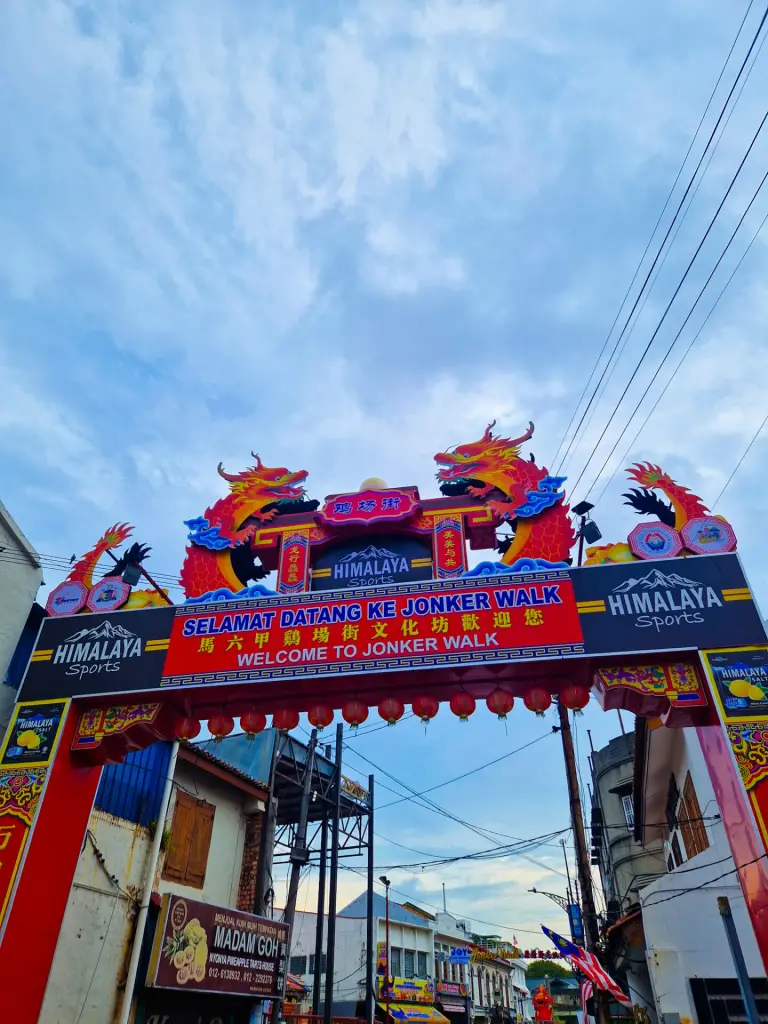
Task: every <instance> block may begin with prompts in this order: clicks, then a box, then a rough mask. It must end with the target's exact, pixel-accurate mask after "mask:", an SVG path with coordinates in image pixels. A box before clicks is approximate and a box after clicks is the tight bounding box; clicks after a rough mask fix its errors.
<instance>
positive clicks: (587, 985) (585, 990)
mask: <svg viewBox="0 0 768 1024" xmlns="http://www.w3.org/2000/svg"><path fill="white" fill-rule="evenodd" d="M593 991H594V989H593V987H592V982H591V981H590V980H589V978H582V979H581V984H580V985H579V995H580V996H581V1008H582V1010H583V1011H584V1024H588V1021H589V1014H588V1013H587V1003H588V1002H589V1000H590V999H591V998H592V992H593Z"/></svg>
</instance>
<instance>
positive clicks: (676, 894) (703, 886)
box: [641, 853, 768, 910]
mask: <svg viewBox="0 0 768 1024" xmlns="http://www.w3.org/2000/svg"><path fill="white" fill-rule="evenodd" d="M763 857H768V854H766V853H761V854H760V855H759V856H758V857H755V858H753V860H748V861H747V863H746V864H739V865H737V866H736V867H734V868H731V870H730V871H724V872H723V873H722V875H718V876H717V877H716V878H708V879H707V880H706V882H702V883H701V885H692V886H690V888H688V889H680V890H678V891H676V892H674V893H672V895H671V896H667V897H665V898H664V899H663V900H654V901H653V903H647V902H646V903H642V901H641V905H642V907H643V910H645V909H646V908H647V907H657V906H658V905H659V904H660V903H669V901H670V900H676V899H679V898H680V897H681V896H687V895H688V893H691V892H698V891H699V889H707V888H709V886H711V885H712V884H713V883H714V882H719V881H720V880H721V879H722V878H727V877H728V876H729V875H735V874H736V873H737V872H738V871H741V870H742V869H743V868H748V867H749V866H750V865H751V864H756V863H757V862H758V861H759V860H762V859H763ZM725 859H726V860H727V859H729V858H725ZM716 863H720V862H719V861H717V862H716ZM690 870H697V871H703V870H704V866H703V865H702V867H700V868H695V869H694V868H691V869H690ZM672 874H673V876H674V875H675V874H677V872H676V871H673V872H672ZM651 895H653V894H651ZM649 899H650V897H649Z"/></svg>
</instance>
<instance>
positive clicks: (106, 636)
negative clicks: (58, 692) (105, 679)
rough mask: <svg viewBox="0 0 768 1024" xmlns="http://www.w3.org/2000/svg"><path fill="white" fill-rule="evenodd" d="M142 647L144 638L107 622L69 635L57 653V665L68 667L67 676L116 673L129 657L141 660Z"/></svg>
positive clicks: (55, 660) (55, 662)
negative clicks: (105, 672) (121, 663)
mask: <svg viewBox="0 0 768 1024" xmlns="http://www.w3.org/2000/svg"><path fill="white" fill-rule="evenodd" d="M141 647H142V645H141V637H139V636H137V635H136V634H135V633H132V632H131V631H130V630H129V629H126V628H125V626H120V625H115V624H114V623H112V622H110V621H109V620H108V619H105V620H104V621H103V622H100V623H99V625H98V626H93V627H91V629H81V630H79V631H78V632H77V633H73V634H72V636H68V637H67V639H66V640H64V641H63V642H62V643H60V644H59V646H58V647H57V648H56V650H55V651H54V654H53V664H54V665H66V666H67V668H66V674H67V675H78V676H84V675H90V674H91V673H93V672H101V671H107V672H115V671H117V670H118V669H119V667H120V662H121V661H123V660H124V659H125V658H140V657H141Z"/></svg>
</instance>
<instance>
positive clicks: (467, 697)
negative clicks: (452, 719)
mask: <svg viewBox="0 0 768 1024" xmlns="http://www.w3.org/2000/svg"><path fill="white" fill-rule="evenodd" d="M476 707H477V702H476V701H475V698H474V697H473V696H472V694H471V693H464V691H463V690H462V691H461V692H459V693H454V695H453V696H452V697H451V700H450V708H451V711H452V712H453V713H454V715H456V717H457V718H458V719H459V720H460V721H462V722H466V720H467V719H468V718H469V716H470V715H473V714H474V713H475V708H476Z"/></svg>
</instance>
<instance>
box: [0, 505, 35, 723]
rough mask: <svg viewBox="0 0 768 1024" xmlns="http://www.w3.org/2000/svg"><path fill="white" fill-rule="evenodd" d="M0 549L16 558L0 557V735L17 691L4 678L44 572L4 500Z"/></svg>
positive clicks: (0, 521)
mask: <svg viewBox="0 0 768 1024" xmlns="http://www.w3.org/2000/svg"><path fill="white" fill-rule="evenodd" d="M0 549H5V550H4V552H3V553H5V552H10V553H12V556H13V557H12V558H5V557H3V558H0V739H2V737H3V736H4V735H5V730H6V727H7V725H8V722H9V720H10V716H11V710H12V708H13V705H14V703H15V700H16V693H15V691H14V690H12V689H11V687H10V686H4V685H3V683H2V680H3V679H5V673H6V672H7V671H8V666H9V664H10V662H11V658H12V657H13V652H14V651H15V650H16V644H17V643H18V642H19V637H20V636H21V631H22V629H23V628H24V623H25V622H26V621H27V616H28V615H29V610H30V608H31V607H32V604H33V603H34V600H35V597H36V595H37V591H38V589H39V588H40V584H41V583H42V582H43V573H42V570H41V569H40V567H39V565H37V563H36V562H34V561H33V559H32V557H31V550H32V549H31V545H30V544H29V541H27V540H26V538H25V537H24V535H23V534H22V533H21V531H20V530H19V527H18V526H17V524H16V523H15V521H14V520H13V519H12V518H11V515H10V513H9V512H8V510H7V509H6V507H5V506H4V505H3V504H2V502H0Z"/></svg>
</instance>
